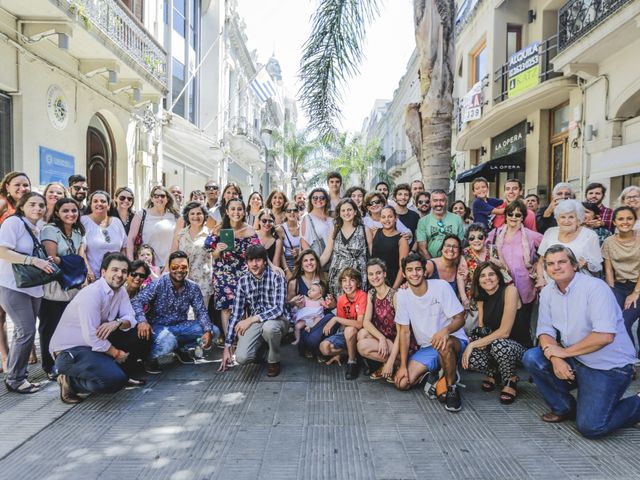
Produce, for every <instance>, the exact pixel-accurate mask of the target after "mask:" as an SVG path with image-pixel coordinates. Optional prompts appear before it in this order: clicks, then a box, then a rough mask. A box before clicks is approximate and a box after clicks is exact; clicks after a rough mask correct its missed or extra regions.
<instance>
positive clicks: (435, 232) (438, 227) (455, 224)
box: [416, 212, 464, 258]
mask: <svg viewBox="0 0 640 480" xmlns="http://www.w3.org/2000/svg"><path fill="white" fill-rule="evenodd" d="M449 234H453V235H457V236H458V238H459V239H460V240H462V239H464V223H463V222H462V218H460V216H459V215H456V214H454V213H451V212H447V213H446V214H445V216H444V217H442V220H438V219H437V218H436V217H434V216H433V213H430V214H429V215H426V216H424V217H422V218H421V219H420V221H419V222H418V229H417V230H416V240H417V241H418V242H427V250H428V251H429V255H431V257H432V258H433V257H439V256H440V253H441V251H442V244H443V243H444V237H446V236H447V235H449Z"/></svg>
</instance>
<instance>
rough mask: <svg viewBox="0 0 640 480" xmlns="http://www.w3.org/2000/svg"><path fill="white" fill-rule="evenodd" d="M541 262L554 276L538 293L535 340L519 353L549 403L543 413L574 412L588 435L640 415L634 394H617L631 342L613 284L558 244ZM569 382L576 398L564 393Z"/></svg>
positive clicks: (554, 416) (629, 364)
mask: <svg viewBox="0 0 640 480" xmlns="http://www.w3.org/2000/svg"><path fill="white" fill-rule="evenodd" d="M544 265H545V270H546V272H547V275H549V277H551V279H552V280H553V282H551V283H550V284H549V285H547V286H546V287H545V288H544V289H543V290H542V293H541V295H540V312H539V316H538V330H537V336H538V339H539V346H538V347H535V348H532V349H530V350H527V352H526V353H525V354H524V358H523V363H524V366H525V367H526V369H527V370H528V371H529V373H530V374H531V376H532V377H533V381H534V383H535V384H536V386H537V387H538V390H540V393H541V394H542V396H543V398H544V400H545V401H546V402H547V404H548V405H549V406H550V407H551V411H550V412H548V413H545V414H544V415H542V420H543V421H545V422H549V423H557V422H562V421H564V420H567V419H573V418H575V419H576V426H577V428H578V431H579V432H580V433H581V434H582V435H583V436H585V437H587V438H596V437H601V436H603V435H606V434H607V433H609V432H612V431H614V430H616V429H618V428H624V427H629V426H632V425H634V424H636V423H638V422H640V396H639V395H631V396H629V397H626V398H624V399H621V398H622V396H623V395H624V393H625V391H626V390H627V387H628V386H629V383H630V382H631V376H632V374H633V364H634V362H635V350H634V348H633V344H632V343H631V339H630V338H629V335H628V334H627V331H626V330H625V327H624V322H623V319H622V312H621V311H620V307H619V306H618V304H617V302H616V299H615V297H614V295H613V293H612V292H611V289H610V288H609V287H608V286H607V284H606V283H605V282H603V281H602V280H600V279H597V278H594V277H591V276H589V275H585V274H583V273H580V272H578V269H579V267H578V260H577V259H576V257H575V255H574V254H573V252H572V251H571V250H570V249H569V248H567V247H565V246H563V245H553V246H551V247H550V248H549V249H548V250H547V251H546V253H545V255H544ZM557 338H559V339H560V344H558V342H557V340H556V339H557ZM575 387H577V388H578V398H577V400H576V399H575V398H574V397H573V395H571V393H570V390H571V389H572V388H575Z"/></svg>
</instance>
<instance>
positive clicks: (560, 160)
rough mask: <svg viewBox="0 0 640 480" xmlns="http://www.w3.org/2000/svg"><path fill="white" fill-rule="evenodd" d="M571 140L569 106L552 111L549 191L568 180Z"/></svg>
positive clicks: (562, 106) (561, 106) (565, 105)
mask: <svg viewBox="0 0 640 480" xmlns="http://www.w3.org/2000/svg"><path fill="white" fill-rule="evenodd" d="M568 138H569V104H568V103H567V104H564V105H560V106H559V107H556V108H554V109H553V110H551V140H550V143H551V158H550V163H551V165H550V166H549V167H550V168H549V191H551V190H552V189H553V186H554V185H555V184H557V183H558V182H565V181H566V180H567V156H568V143H569V142H568Z"/></svg>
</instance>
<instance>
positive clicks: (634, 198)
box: [624, 195, 640, 200]
mask: <svg viewBox="0 0 640 480" xmlns="http://www.w3.org/2000/svg"><path fill="white" fill-rule="evenodd" d="M639 198H640V195H625V196H624V199H625V200H638V199H639Z"/></svg>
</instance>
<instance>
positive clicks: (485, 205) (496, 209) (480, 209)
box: [471, 177, 504, 229]
mask: <svg viewBox="0 0 640 480" xmlns="http://www.w3.org/2000/svg"><path fill="white" fill-rule="evenodd" d="M471 193H473V196H474V197H476V199H475V200H474V201H473V204H472V205H471V209H472V211H473V221H474V222H476V223H481V224H483V225H484V226H485V227H486V228H487V229H490V228H491V227H490V220H491V216H492V215H504V208H500V206H501V205H502V200H500V199H499V198H491V197H489V182H488V180H487V179H486V178H483V177H478V178H476V179H475V180H474V181H473V182H471Z"/></svg>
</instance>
